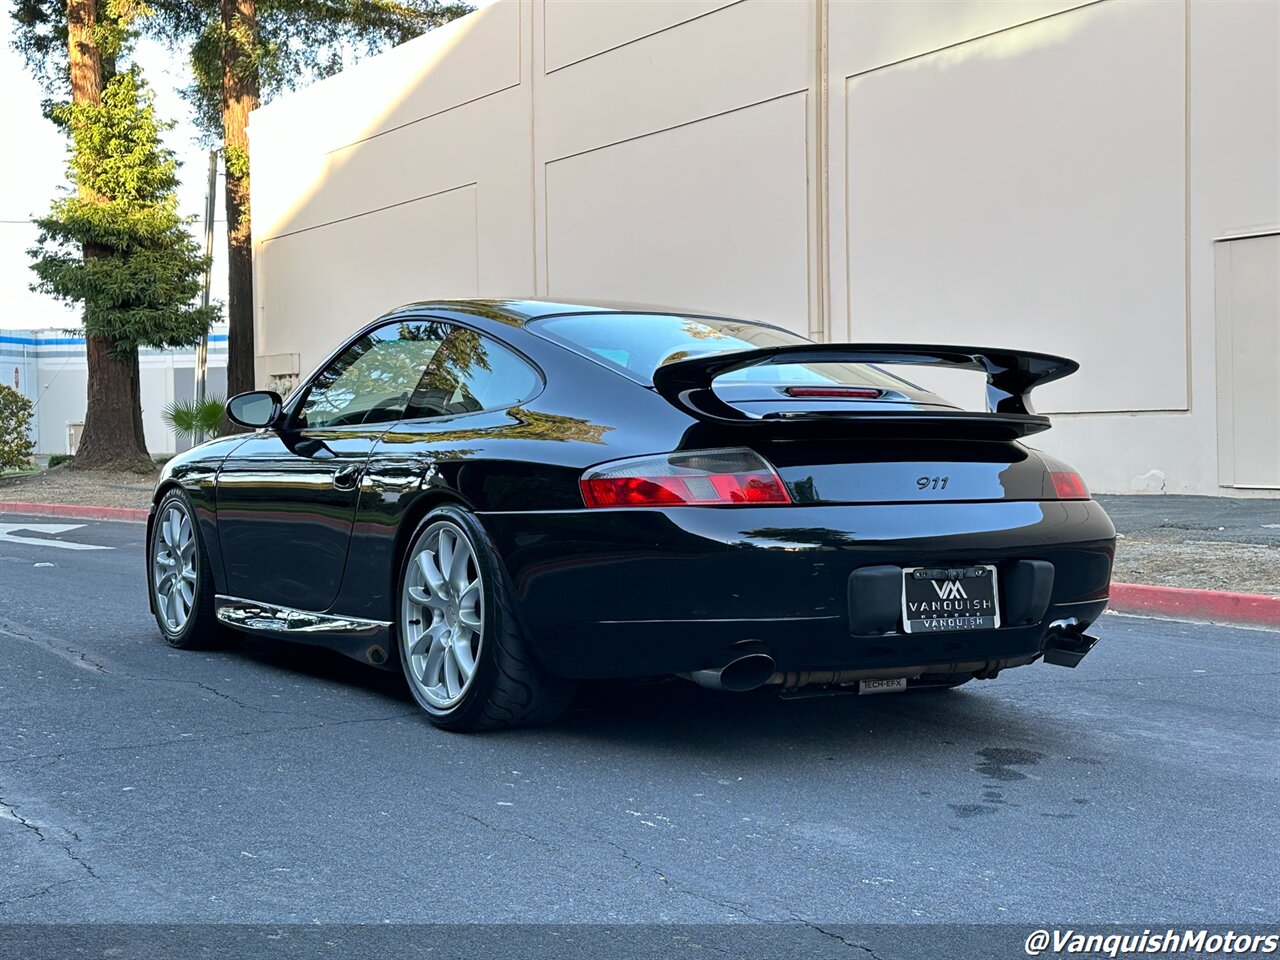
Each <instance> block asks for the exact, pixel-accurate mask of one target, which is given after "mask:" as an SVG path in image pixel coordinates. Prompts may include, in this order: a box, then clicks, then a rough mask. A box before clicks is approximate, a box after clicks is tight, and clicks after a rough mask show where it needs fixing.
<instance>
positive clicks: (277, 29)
mask: <svg viewBox="0 0 1280 960" xmlns="http://www.w3.org/2000/svg"><path fill="white" fill-rule="evenodd" d="M23 2H28V3H37V2H41V0H23ZM45 2H47V0H45ZM149 8H150V9H151V10H152V12H153V14H152V16H150V17H148V18H147V19H146V21H145V23H144V29H146V30H147V31H149V32H150V33H152V34H153V35H155V36H157V37H158V38H159V39H161V40H163V41H164V42H165V43H166V44H167V45H169V46H171V47H173V48H183V47H187V48H189V49H190V51H191V71H192V75H193V77H194V79H193V81H192V83H191V85H190V86H189V87H188V88H187V89H186V91H185V93H186V96H187V98H188V100H189V101H190V102H191V104H192V106H193V108H194V110H195V115H196V120H197V123H198V124H199V126H200V127H201V128H202V129H203V130H205V131H206V132H207V133H209V134H210V136H212V137H214V138H216V139H221V137H222V107H223V90H224V82H225V79H226V77H225V72H226V70H228V69H229V70H231V71H234V72H237V73H239V74H240V76H239V77H238V79H240V80H242V81H249V82H256V85H257V86H258V88H259V95H260V96H261V97H262V99H264V100H269V99H270V98H271V97H272V96H274V95H275V94H276V93H279V92H281V91H283V90H290V89H293V88H294V87H296V86H297V85H298V84H299V83H306V82H309V81H312V80H315V79H317V78H320V77H327V76H330V75H332V74H334V73H337V72H338V71H339V70H341V69H342V67H343V66H344V64H345V63H347V62H349V61H351V60H352V59H356V58H358V57H360V56H363V55H365V54H369V53H374V52H377V51H378V50H382V49H384V48H385V47H387V46H389V45H394V44H398V43H404V42H405V41H406V40H410V39H412V38H413V37H416V36H418V35H420V34H423V33H426V32H427V31H428V30H431V29H433V28H435V27H438V26H441V25H443V24H445V23H448V22H449V21H450V20H453V19H456V18H457V17H460V16H462V15H463V14H466V13H469V12H470V11H471V6H470V4H467V3H460V2H448V0H401V2H396V0H257V2H256V4H255V13H256V23H255V24H254V27H255V29H253V30H250V29H249V28H248V27H247V26H245V25H243V24H241V23H236V24H234V25H232V26H231V27H230V29H228V28H227V27H226V26H225V25H224V23H223V19H222V17H221V2H220V0H193V2H182V0H151V3H150V4H149ZM228 50H230V51H232V52H234V54H235V55H234V56H228ZM227 163H228V167H229V169H230V170H231V172H232V173H233V175H239V176H247V175H248V158H247V157H231V156H228V157H227ZM237 165H239V166H240V168H241V169H240V171H238V172H237V171H236V170H235V169H234V168H235V167H236V166H237Z"/></svg>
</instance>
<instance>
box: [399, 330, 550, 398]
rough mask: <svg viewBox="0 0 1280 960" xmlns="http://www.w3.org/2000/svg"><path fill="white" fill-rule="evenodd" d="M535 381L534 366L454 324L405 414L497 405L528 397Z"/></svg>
mask: <svg viewBox="0 0 1280 960" xmlns="http://www.w3.org/2000/svg"><path fill="white" fill-rule="evenodd" d="M540 384H541V381H540V379H539V377H538V373H537V371H535V370H534V369H533V367H531V366H530V365H529V364H528V363H527V362H526V361H525V360H523V359H522V358H521V357H519V356H517V355H516V354H515V353H514V352H513V351H511V350H509V349H508V348H506V347H504V346H503V345H502V344H500V343H498V342H497V341H495V340H490V339H489V338H488V337H485V336H482V335H480V334H478V333H476V332H475V331H474V330H468V329H466V328H465V327H454V328H453V330H452V331H451V332H450V333H449V336H448V337H446V338H445V341H444V343H443V344H442V345H441V347H440V349H439V350H437V351H436V355H435V358H434V359H433V360H432V363H431V365H430V367H428V368H427V373H426V376H424V377H423V378H422V384H421V385H420V386H419V387H418V392H417V393H416V394H415V395H414V398H413V403H412V404H411V405H410V409H409V412H408V413H407V414H406V416H408V417H449V416H454V415H456V414H459V413H474V412H476V411H477V410H500V409H504V408H506V407H513V406H515V405H516V404H518V403H521V402H522V401H524V400H528V399H529V397H531V396H533V394H535V393H536V392H537V390H538V387H539V385H540Z"/></svg>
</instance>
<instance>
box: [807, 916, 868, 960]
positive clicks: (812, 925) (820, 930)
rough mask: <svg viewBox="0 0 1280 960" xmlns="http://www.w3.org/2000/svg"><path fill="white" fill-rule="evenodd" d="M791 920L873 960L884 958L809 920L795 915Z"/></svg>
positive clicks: (866, 947)
mask: <svg viewBox="0 0 1280 960" xmlns="http://www.w3.org/2000/svg"><path fill="white" fill-rule="evenodd" d="M791 919H792V920H795V921H796V922H797V923H802V924H804V925H805V926H806V927H808V928H809V929H810V930H815V931H817V932H818V933H820V934H822V935H823V936H824V937H830V938H831V939H832V940H835V941H836V942H837V943H842V944H844V945H845V946H846V947H852V948H853V949H854V950H861V951H862V952H863V953H865V954H866V955H867V956H869V957H871V958H872V960H882V958H881V957H879V956H878V955H877V954H876V952H875V951H874V950H872V949H871V948H870V947H868V946H866V945H865V944H862V943H854V942H853V941H851V940H846V939H845V938H844V937H842V936H840V934H838V933H836V932H834V931H832V930H827V929H825V928H824V927H820V926H818V925H817V924H816V923H812V922H810V921H808V920H805V919H804V918H802V917H797V916H794V915H793V916H792V917H791Z"/></svg>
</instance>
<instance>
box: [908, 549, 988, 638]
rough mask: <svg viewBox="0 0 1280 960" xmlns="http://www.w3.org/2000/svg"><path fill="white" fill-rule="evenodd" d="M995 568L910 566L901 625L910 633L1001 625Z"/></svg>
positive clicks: (977, 628) (941, 631)
mask: <svg viewBox="0 0 1280 960" xmlns="http://www.w3.org/2000/svg"><path fill="white" fill-rule="evenodd" d="M998 598H999V594H998V592H997V587H996V568H995V567H994V566H992V565H991V564H989V563H984V564H978V565H976V566H968V567H907V568H906V569H904V570H903V571H902V627H903V629H904V630H905V631H906V632H907V633H946V632H950V631H955V630H994V629H995V628H996V627H998V626H1000V608H999V603H998Z"/></svg>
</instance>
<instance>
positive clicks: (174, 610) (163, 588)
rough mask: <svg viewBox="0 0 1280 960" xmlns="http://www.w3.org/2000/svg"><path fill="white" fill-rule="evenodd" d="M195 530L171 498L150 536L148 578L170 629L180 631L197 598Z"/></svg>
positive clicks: (158, 608)
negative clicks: (149, 577) (149, 570)
mask: <svg viewBox="0 0 1280 960" xmlns="http://www.w3.org/2000/svg"><path fill="white" fill-rule="evenodd" d="M198 566H199V565H198V562H197V559H196V534H195V530H194V529H192V526H191V515H190V514H189V513H187V508H186V507H185V506H183V505H182V503H181V502H180V501H177V500H170V501H169V502H168V503H167V504H165V508H164V512H163V513H162V514H161V515H160V517H159V518H158V519H157V520H156V526H155V531H154V533H153V534H152V538H151V582H152V584H153V586H152V590H154V591H155V598H156V610H158V611H159V613H160V618H161V619H162V620H163V621H164V623H165V628H166V629H167V630H168V631H169V632H170V633H181V632H182V629H183V628H184V627H185V626H186V625H187V621H188V620H190V619H191V610H192V608H193V607H194V606H195V602H196V573H197V570H198Z"/></svg>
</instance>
